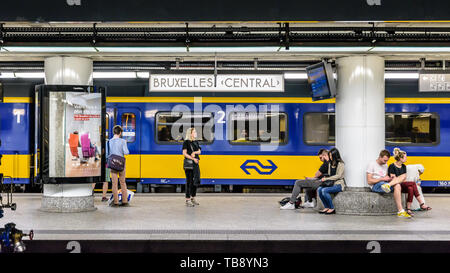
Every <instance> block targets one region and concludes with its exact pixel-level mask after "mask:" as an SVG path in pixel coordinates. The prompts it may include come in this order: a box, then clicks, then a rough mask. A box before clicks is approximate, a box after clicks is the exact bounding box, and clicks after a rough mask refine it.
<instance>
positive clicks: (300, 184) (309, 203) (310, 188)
mask: <svg viewBox="0 0 450 273" xmlns="http://www.w3.org/2000/svg"><path fill="white" fill-rule="evenodd" d="M317 155H318V156H319V159H320V161H322V162H323V164H322V166H320V168H319V170H318V171H317V172H316V173H315V174H314V177H305V179H304V180H297V181H295V185H294V189H293V190H292V195H291V199H290V200H289V202H287V203H286V204H285V205H284V206H282V207H280V209H282V210H286V209H287V210H289V209H295V205H294V204H295V200H296V199H297V196H298V195H299V194H300V192H301V191H302V188H306V189H307V190H306V193H305V201H306V202H305V204H304V205H303V207H304V208H313V207H314V206H315V205H314V202H313V200H312V198H313V196H315V192H316V190H317V189H318V188H319V186H320V183H321V180H320V179H321V178H322V177H324V176H325V175H326V174H328V161H329V160H330V159H329V157H328V150H327V149H323V148H322V149H320V150H319V152H318V153H317Z"/></svg>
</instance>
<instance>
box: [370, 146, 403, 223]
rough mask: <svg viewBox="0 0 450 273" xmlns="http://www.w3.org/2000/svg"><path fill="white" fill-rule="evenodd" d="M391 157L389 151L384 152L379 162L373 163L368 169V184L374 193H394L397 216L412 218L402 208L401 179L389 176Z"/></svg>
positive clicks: (379, 157)
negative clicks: (388, 163)
mask: <svg viewBox="0 0 450 273" xmlns="http://www.w3.org/2000/svg"><path fill="white" fill-rule="evenodd" d="M390 157H391V153H389V151H388V150H382V151H381V152H380V155H379V156H378V158H377V160H375V161H373V162H371V163H370V164H369V166H368V167H367V170H366V174H367V184H369V187H370V188H371V189H372V191H373V192H378V193H390V192H394V201H395V204H396V206H397V209H398V212H397V216H398V217H402V218H411V215H409V214H408V213H406V211H405V210H404V209H403V206H402V188H401V186H400V183H401V180H400V179H392V178H391V177H389V176H388V174H387V173H388V165H387V162H388V161H389V158H390Z"/></svg>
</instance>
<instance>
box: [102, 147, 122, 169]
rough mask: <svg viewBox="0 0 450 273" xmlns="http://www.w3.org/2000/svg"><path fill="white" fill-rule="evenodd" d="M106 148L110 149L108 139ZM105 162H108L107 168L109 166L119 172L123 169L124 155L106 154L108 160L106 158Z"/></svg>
mask: <svg viewBox="0 0 450 273" xmlns="http://www.w3.org/2000/svg"><path fill="white" fill-rule="evenodd" d="M108 149H109V151H111V148H110V146H109V141H108ZM106 164H108V168H110V169H111V170H113V171H116V172H121V171H123V170H124V169H125V157H123V156H120V155H113V154H112V155H110V156H108V160H107V163H106Z"/></svg>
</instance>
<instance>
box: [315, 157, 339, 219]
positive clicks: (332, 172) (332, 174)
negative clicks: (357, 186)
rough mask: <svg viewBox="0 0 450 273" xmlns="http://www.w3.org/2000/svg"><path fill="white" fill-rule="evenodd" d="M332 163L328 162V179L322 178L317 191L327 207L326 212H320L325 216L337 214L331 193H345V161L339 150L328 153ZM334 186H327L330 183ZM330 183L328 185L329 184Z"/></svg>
mask: <svg viewBox="0 0 450 273" xmlns="http://www.w3.org/2000/svg"><path fill="white" fill-rule="evenodd" d="M328 157H329V158H330V161H329V162H328V174H329V176H328V177H324V178H322V182H323V183H322V185H321V186H320V187H319V188H318V189H317V192H318V194H319V197H320V200H322V203H323V205H324V207H325V209H324V210H322V211H319V213H323V214H335V213H336V210H335V209H334V205H333V200H332V199H331V195H330V193H338V192H341V191H344V188H345V180H344V168H345V166H344V161H343V160H342V158H341V155H340V154H339V151H338V149H336V148H333V149H331V150H330V152H329V153H328ZM332 181H334V183H331V184H333V185H327V184H328V183H329V182H332ZM327 182H328V183H327Z"/></svg>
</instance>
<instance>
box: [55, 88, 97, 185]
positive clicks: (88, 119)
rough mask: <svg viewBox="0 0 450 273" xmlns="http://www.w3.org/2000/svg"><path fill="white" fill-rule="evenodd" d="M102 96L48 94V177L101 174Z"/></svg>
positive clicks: (94, 94)
mask: <svg viewBox="0 0 450 273" xmlns="http://www.w3.org/2000/svg"><path fill="white" fill-rule="evenodd" d="M101 105H102V102H101V94H100V93H83V92H51V93H50V123H49V124H50V126H49V127H50V128H49V165H50V166H49V167H50V170H49V174H50V177H92V176H100V175H101V154H100V151H101V138H100V136H101V131H102V128H101V126H102V122H101Z"/></svg>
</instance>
